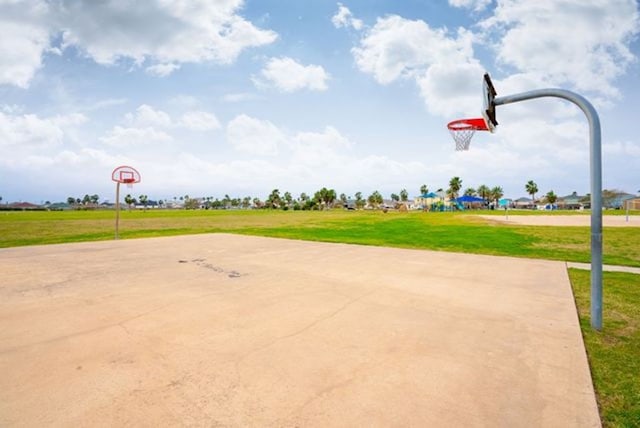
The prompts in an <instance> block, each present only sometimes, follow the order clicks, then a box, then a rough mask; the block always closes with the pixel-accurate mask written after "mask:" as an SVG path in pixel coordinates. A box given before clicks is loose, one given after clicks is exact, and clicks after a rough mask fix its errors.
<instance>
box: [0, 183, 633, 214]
mask: <svg viewBox="0 0 640 428" xmlns="http://www.w3.org/2000/svg"><path fill="white" fill-rule="evenodd" d="M462 183H463V181H462V179H461V178H460V177H457V176H456V177H452V178H451V179H450V180H449V187H448V188H447V189H443V188H438V189H437V190H436V191H435V193H436V194H438V195H445V196H447V197H448V198H450V199H456V198H458V197H459V196H460V195H461V193H462V195H464V196H475V197H480V198H482V199H484V200H485V201H486V203H487V204H490V203H496V204H497V202H498V201H499V200H500V199H502V197H503V196H504V191H503V189H502V187H501V186H493V187H492V186H488V185H485V184H482V185H480V186H478V187H477V188H474V187H466V188H464V190H463V186H462ZM429 190H430V189H429V186H427V185H426V184H423V185H422V186H420V189H419V191H420V195H427V194H429ZM524 190H525V191H526V192H527V194H528V195H530V196H531V201H532V204H533V205H535V203H536V195H537V194H538V193H539V188H538V185H537V184H536V182H535V181H533V180H529V181H527V182H526V184H525V185H524ZM621 194H624V192H621V191H619V190H607V189H605V190H603V192H602V195H603V202H604V204H605V206H607V204H608V203H609V202H610V201H613V200H614V199H615V198H617V197H618V196H619V195H621ZM389 199H390V201H391V202H392V203H393V204H394V205H395V206H396V207H397V206H400V205H406V203H407V202H408V200H409V192H408V191H407V189H401V190H400V191H399V192H397V193H396V192H393V193H391V194H390V195H389ZM0 200H1V198H0ZM99 200H100V197H99V196H98V195H97V194H94V195H89V194H85V195H84V197H82V198H79V197H73V196H69V197H68V198H67V203H68V204H69V205H72V206H77V207H82V206H91V205H93V206H97V205H98V202H99ZM557 200H558V196H557V195H556V194H555V193H554V191H553V190H550V191H548V192H547V193H546V194H545V195H544V196H543V198H542V199H541V200H540V201H541V202H545V203H551V204H555V203H556V202H557ZM178 201H179V203H180V205H182V206H183V207H184V208H186V209H200V208H204V209H240V208H244V209H248V208H262V209H282V210H289V209H291V210H322V209H327V208H331V207H333V206H335V205H340V206H347V205H349V206H353V207H354V208H357V209H362V208H364V207H365V206H367V204H368V205H369V206H370V207H373V208H379V207H380V206H381V205H383V204H384V197H383V196H382V193H380V192H379V191H378V190H374V191H373V192H371V193H370V194H369V195H367V196H365V195H364V194H363V193H362V192H356V193H354V194H353V196H347V194H345V193H340V194H339V195H338V194H337V192H336V190H335V189H328V188H326V187H323V188H321V189H320V190H318V191H316V192H315V193H314V194H313V195H310V194H307V193H305V192H302V193H300V195H299V196H297V197H294V196H293V195H292V194H291V192H288V191H285V192H281V191H280V190H279V189H273V190H272V191H271V193H270V194H269V195H268V196H267V197H266V198H265V199H264V200H262V199H260V198H258V197H251V196H245V197H243V198H239V197H230V196H229V195H228V194H225V195H224V197H223V198H214V197H213V196H205V197H199V198H192V197H190V196H189V195H184V196H174V197H173V204H177V203H178ZM588 201H589V195H588V194H587V195H586V196H585V197H583V200H581V202H588ZM124 202H125V204H127V205H128V206H129V207H132V206H135V205H138V204H140V205H143V206H145V207H146V206H147V205H148V204H150V203H152V204H153V205H157V206H159V207H161V208H162V207H164V206H167V205H170V204H171V200H170V199H167V200H162V199H161V200H158V201H151V200H150V199H149V197H148V196H147V195H139V196H138V197H137V198H136V197H134V196H132V195H131V194H127V195H126V196H125V197H124Z"/></svg>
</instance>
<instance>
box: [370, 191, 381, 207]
mask: <svg viewBox="0 0 640 428" xmlns="http://www.w3.org/2000/svg"><path fill="white" fill-rule="evenodd" d="M367 200H368V201H369V204H370V205H371V206H372V207H374V208H377V207H378V206H379V205H380V204H381V203H382V202H383V199H382V194H381V193H380V192H378V191H377V190H374V192H373V193H372V194H370V195H369V197H368V198H367Z"/></svg>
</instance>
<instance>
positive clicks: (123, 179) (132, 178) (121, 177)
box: [111, 165, 140, 239]
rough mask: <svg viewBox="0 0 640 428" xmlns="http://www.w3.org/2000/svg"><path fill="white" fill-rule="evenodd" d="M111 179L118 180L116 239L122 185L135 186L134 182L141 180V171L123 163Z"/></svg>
mask: <svg viewBox="0 0 640 428" xmlns="http://www.w3.org/2000/svg"><path fill="white" fill-rule="evenodd" d="M111 180H113V181H115V182H116V239H118V238H119V236H118V229H119V223H120V185H121V184H126V185H127V188H129V189H131V188H133V183H139V182H140V173H139V172H138V171H137V170H136V169H135V168H132V167H130V166H126V165H122V166H119V167H117V168H116V169H114V170H113V172H112V173H111Z"/></svg>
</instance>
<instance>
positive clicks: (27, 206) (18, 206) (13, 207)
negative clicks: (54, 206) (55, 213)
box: [3, 202, 42, 211]
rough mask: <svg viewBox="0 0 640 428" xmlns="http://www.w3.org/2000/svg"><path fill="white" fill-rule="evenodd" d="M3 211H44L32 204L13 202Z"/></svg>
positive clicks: (4, 207)
mask: <svg viewBox="0 0 640 428" xmlns="http://www.w3.org/2000/svg"><path fill="white" fill-rule="evenodd" d="M3 209H9V210H23V211H27V210H38V209H42V206H40V205H36V204H32V203H31V202H13V203H11V204H7V205H5V206H3Z"/></svg>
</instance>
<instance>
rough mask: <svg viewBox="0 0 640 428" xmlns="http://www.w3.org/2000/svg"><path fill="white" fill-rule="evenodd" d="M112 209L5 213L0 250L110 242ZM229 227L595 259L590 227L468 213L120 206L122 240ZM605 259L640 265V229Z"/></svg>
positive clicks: (627, 232) (614, 233)
mask: <svg viewBox="0 0 640 428" xmlns="http://www.w3.org/2000/svg"><path fill="white" fill-rule="evenodd" d="M114 220H115V214H114V212H113V211H66V212H10V213H4V215H0V247H12V246H19V245H37V244H49V243H61V242H81V241H88V240H107V239H112V237H113V236H114V225H115V221H114ZM213 232H228V233H242V234H251V235H259V236H272V237H281V238H291V239H304V240H314V241H326V242H346V243H353V244H363V245H383V246H391V247H402V248H418V249H430V250H441V251H456V252H467V253H476V254H490V255H504V256H516V257H530V258H541V259H551V260H563V261H574V262H585V263H587V262H589V261H590V244H589V240H590V231H589V228H588V227H547V226H544V227H541V226H516V225H508V224H500V223H494V222H491V221H489V220H485V219H482V218H480V217H478V216H474V215H469V214H468V213H424V212H409V213H400V212H389V213H386V214H385V213H382V212H380V211H344V210H331V211H323V212H318V211H313V212H309V211H286V212H285V211H272V210H235V211H232V210H230V211H224V210H222V211H204V210H191V211H187V210H157V211H154V210H149V211H146V212H144V211H139V210H134V211H127V210H125V211H123V212H122V213H121V219H120V237H121V238H122V239H128V238H139V237H147V236H174V235H181V234H196V233H213ZM604 261H605V263H608V264H618V265H628V266H640V228H605V231H604Z"/></svg>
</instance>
